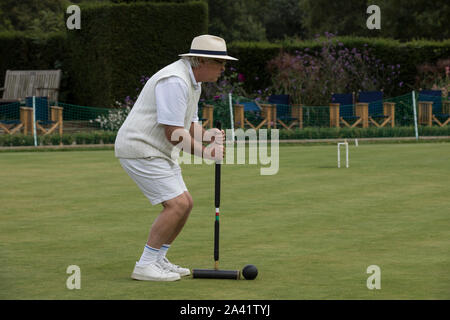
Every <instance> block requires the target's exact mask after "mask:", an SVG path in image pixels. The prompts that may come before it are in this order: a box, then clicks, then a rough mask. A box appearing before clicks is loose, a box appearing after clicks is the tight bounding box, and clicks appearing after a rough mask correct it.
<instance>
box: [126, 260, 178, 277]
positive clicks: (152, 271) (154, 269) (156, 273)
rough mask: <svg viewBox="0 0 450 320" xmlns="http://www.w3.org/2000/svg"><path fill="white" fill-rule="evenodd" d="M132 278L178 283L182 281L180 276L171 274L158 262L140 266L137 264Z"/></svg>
mask: <svg viewBox="0 0 450 320" xmlns="http://www.w3.org/2000/svg"><path fill="white" fill-rule="evenodd" d="M131 278H132V279H135V280H148V281H176V280H180V275H179V274H178V273H175V272H170V271H169V270H167V269H166V268H163V267H162V266H161V265H159V264H158V263H157V262H154V263H152V264H146V265H138V264H137V263H136V266H135V267H134V270H133V273H132V274H131Z"/></svg>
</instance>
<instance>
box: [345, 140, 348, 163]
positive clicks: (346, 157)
mask: <svg viewBox="0 0 450 320" xmlns="http://www.w3.org/2000/svg"><path fill="white" fill-rule="evenodd" d="M345 167H346V168H348V142H345Z"/></svg>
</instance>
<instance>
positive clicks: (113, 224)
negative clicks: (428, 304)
mask: <svg viewBox="0 0 450 320" xmlns="http://www.w3.org/2000/svg"><path fill="white" fill-rule="evenodd" d="M183 172H184V179H185V182H186V184H187V186H188V188H189V190H190V192H191V194H192V196H193V198H194V210H193V212H192V214H191V217H190V219H189V221H188V223H187V225H186V227H185V229H184V230H183V232H182V233H181V235H180V236H179V238H178V239H177V240H176V241H175V243H174V244H173V246H172V248H171V250H170V252H169V258H170V259H171V260H172V261H173V262H175V263H177V264H180V265H182V266H186V267H189V268H212V267H213V258H212V251H213V250H212V248H213V222H214V199H213V193H214V190H213V188H214V167H213V166H211V165H206V164H203V165H183ZM0 179H1V187H0V199H1V210H0V299H450V272H449V271H450V268H449V266H450V144H449V143H426V144H361V143H360V145H359V147H355V146H354V145H351V146H350V168H349V169H345V168H341V169H337V167H336V146H335V145H324V146H282V147H281V148H280V170H279V172H278V174H277V175H272V176H261V175H260V166H259V165H224V166H223V168H222V197H221V257H220V263H221V265H220V266H221V268H222V269H241V268H242V267H243V266H244V265H245V264H247V263H253V264H255V265H256V266H257V267H258V269H259V276H258V278H257V279H256V280H254V281H244V280H242V281H233V280H197V279H192V278H185V279H182V280H181V281H177V282H174V283H156V282H138V281H134V280H131V279H130V274H131V271H132V269H133V266H134V263H135V261H136V260H137V259H139V257H140V255H141V253H142V249H143V247H144V244H145V242H146V240H147V234H148V229H149V227H150V225H151V223H152V221H153V219H154V218H155V217H156V215H157V214H158V212H159V211H160V206H155V207H152V206H151V205H150V203H149V202H148V200H147V199H146V198H145V197H144V196H143V195H142V194H141V193H140V191H139V189H138V188H137V186H136V185H135V184H134V182H133V181H132V180H131V179H130V178H129V177H128V176H127V175H126V173H125V172H124V171H123V170H122V168H121V167H120V165H119V163H118V161H117V159H115V158H114V154H113V151H111V150H106V151H72V152H17V153H0ZM69 265H78V266H79V267H80V268H81V289H80V290H68V289H67V288H66V280H67V278H68V277H69V275H68V274H66V269H67V267H68V266H69ZM370 265H377V266H379V267H380V269H381V289H380V290H369V289H368V288H367V287H366V280H367V278H368V277H369V276H370V274H367V273H366V269H367V267H368V266H370Z"/></svg>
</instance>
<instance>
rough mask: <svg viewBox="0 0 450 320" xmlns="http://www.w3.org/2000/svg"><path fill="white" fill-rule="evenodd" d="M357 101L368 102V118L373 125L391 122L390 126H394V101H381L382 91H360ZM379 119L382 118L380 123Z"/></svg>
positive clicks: (379, 125)
mask: <svg viewBox="0 0 450 320" xmlns="http://www.w3.org/2000/svg"><path fill="white" fill-rule="evenodd" d="M358 102H360V103H367V104H368V110H369V115H368V118H369V121H370V122H372V123H373V124H374V125H376V126H377V127H379V128H380V127H384V126H385V125H386V124H387V123H389V122H391V126H392V127H394V122H395V103H391V102H386V103H383V91H360V92H359V94H358ZM379 119H381V120H382V122H381V123H379V122H378V121H379ZM376 120H378V121H376Z"/></svg>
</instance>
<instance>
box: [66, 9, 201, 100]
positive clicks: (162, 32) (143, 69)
mask: <svg viewBox="0 0 450 320" xmlns="http://www.w3.org/2000/svg"><path fill="white" fill-rule="evenodd" d="M80 8H81V11H82V24H81V30H73V31H69V32H68V47H69V52H70V57H71V63H72V65H71V68H70V69H71V76H72V81H73V82H72V84H71V85H72V90H73V91H74V92H76V99H75V101H74V103H76V104H80V105H90V106H112V105H114V102H115V101H123V100H124V98H125V97H126V96H131V97H134V96H135V95H136V94H137V92H136V90H137V88H139V87H140V85H139V80H140V78H141V76H143V75H152V74H154V73H155V72H156V71H158V70H159V69H161V68H162V67H164V66H165V65H167V64H169V63H171V62H173V61H176V60H177V59H179V57H178V54H181V53H185V52H187V51H188V50H189V47H190V44H191V41H192V39H193V37H195V36H197V35H199V34H204V33H207V30H208V6H207V3H205V2H203V1H193V2H183V3H139V2H137V3H130V4H101V3H96V4H81V5H80ZM136 21H139V23H136Z"/></svg>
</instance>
